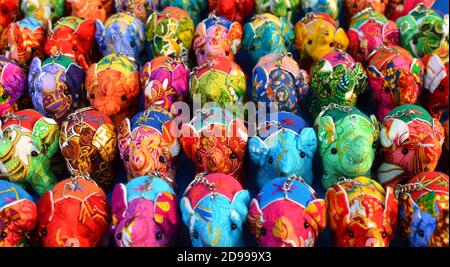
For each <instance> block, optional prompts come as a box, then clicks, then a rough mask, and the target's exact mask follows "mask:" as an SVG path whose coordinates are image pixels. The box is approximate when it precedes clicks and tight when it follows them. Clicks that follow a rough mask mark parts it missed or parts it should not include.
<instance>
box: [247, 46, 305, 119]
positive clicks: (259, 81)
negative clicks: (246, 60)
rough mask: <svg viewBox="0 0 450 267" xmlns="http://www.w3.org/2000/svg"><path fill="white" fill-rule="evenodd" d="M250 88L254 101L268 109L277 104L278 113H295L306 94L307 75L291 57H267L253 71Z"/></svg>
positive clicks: (283, 55) (276, 55) (285, 55)
mask: <svg viewBox="0 0 450 267" xmlns="http://www.w3.org/2000/svg"><path fill="white" fill-rule="evenodd" d="M252 86H253V87H252V88H253V94H252V98H253V101H256V102H265V103H266V109H267V110H269V106H270V104H271V103H276V104H277V106H278V110H280V111H289V112H292V113H296V114H297V113H299V111H300V100H301V99H302V98H303V97H304V96H305V95H306V93H307V92H308V88H309V75H308V73H307V72H306V71H304V70H301V69H300V68H299V66H298V64H297V62H296V61H295V60H294V59H293V58H292V56H291V55H290V54H268V55H266V56H263V57H262V58H261V59H260V60H259V61H258V64H256V66H255V68H254V69H253V72H252Z"/></svg>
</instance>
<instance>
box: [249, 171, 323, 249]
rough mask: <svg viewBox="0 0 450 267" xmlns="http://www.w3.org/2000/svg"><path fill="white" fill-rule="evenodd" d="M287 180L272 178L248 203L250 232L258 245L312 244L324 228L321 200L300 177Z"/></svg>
mask: <svg viewBox="0 0 450 267" xmlns="http://www.w3.org/2000/svg"><path fill="white" fill-rule="evenodd" d="M291 179H292V178H287V177H279V178H276V179H274V180H272V181H271V182H269V183H267V184H266V185H265V186H264V187H263V188H262V189H261V191H260V193H259V194H258V197H257V198H254V199H253V200H252V202H251V203H250V207H249V213H248V215H247V217H248V221H249V223H250V231H251V232H252V234H254V235H255V236H256V240H257V241H258V244H259V245H260V246H262V247H285V246H292V247H313V246H315V245H316V244H317V238H318V235H319V232H320V231H323V230H324V229H325V226H326V221H327V216H326V208H325V201H324V200H323V199H318V197H317V194H316V192H315V191H314V189H312V188H311V187H310V186H309V185H308V184H306V183H305V182H304V181H303V180H301V178H300V179H299V180H294V179H292V180H291ZM263 229H264V230H263ZM264 231H265V233H264Z"/></svg>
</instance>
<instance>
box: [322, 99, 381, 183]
mask: <svg viewBox="0 0 450 267" xmlns="http://www.w3.org/2000/svg"><path fill="white" fill-rule="evenodd" d="M314 129H316V132H317V139H318V141H319V152H320V157H321V161H322V166H323V175H322V185H323V187H324V188H325V189H327V188H329V187H330V186H332V185H333V184H336V183H337V181H338V178H339V177H341V176H342V177H347V178H355V177H358V176H370V170H371V168H372V164H373V161H374V158H375V151H376V148H377V145H378V137H379V126H378V121H377V119H376V117H375V116H374V115H370V118H369V117H368V116H367V115H365V114H364V113H362V112H361V111H360V110H359V109H357V108H355V107H349V106H340V105H337V104H330V105H328V106H326V107H324V108H323V110H322V112H321V113H320V114H319V116H318V117H317V118H316V121H315V122H314Z"/></svg>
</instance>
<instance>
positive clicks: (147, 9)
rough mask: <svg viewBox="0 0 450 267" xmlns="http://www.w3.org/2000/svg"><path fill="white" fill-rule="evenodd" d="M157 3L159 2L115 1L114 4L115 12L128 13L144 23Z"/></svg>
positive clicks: (143, 0)
mask: <svg viewBox="0 0 450 267" xmlns="http://www.w3.org/2000/svg"><path fill="white" fill-rule="evenodd" d="M158 2H159V0H115V1H114V4H115V7H116V10H117V12H123V13H128V14H130V15H132V16H133V17H136V18H138V19H139V20H140V21H141V22H142V23H145V22H146V21H147V18H148V17H149V16H150V14H151V13H152V12H154V11H155V8H157V3H158Z"/></svg>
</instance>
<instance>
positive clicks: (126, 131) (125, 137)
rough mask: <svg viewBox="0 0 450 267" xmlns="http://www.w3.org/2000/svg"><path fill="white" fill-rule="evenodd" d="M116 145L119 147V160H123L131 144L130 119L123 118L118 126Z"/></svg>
mask: <svg viewBox="0 0 450 267" xmlns="http://www.w3.org/2000/svg"><path fill="white" fill-rule="evenodd" d="M117 139H118V140H117V143H118V145H117V146H118V147H119V153H120V158H121V159H122V160H124V159H125V156H126V155H128V153H129V149H130V142H131V125H130V119H128V118H125V119H124V120H123V121H122V122H121V123H120V126H119V130H118V132H117Z"/></svg>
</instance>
